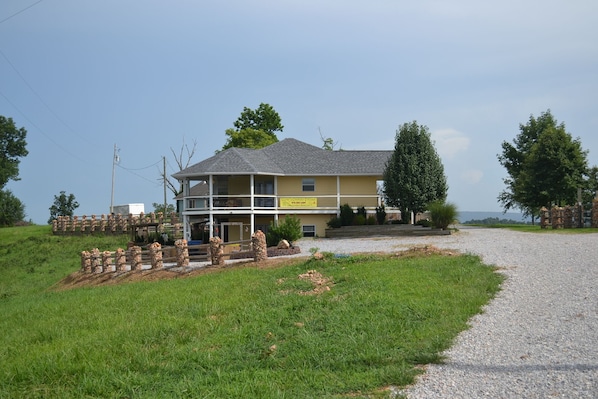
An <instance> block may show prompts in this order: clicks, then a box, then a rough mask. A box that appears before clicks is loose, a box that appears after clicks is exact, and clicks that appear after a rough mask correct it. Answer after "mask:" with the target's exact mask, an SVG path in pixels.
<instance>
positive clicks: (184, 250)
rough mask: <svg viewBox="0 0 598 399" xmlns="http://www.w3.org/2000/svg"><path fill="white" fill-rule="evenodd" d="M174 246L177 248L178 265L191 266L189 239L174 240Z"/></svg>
mask: <svg viewBox="0 0 598 399" xmlns="http://www.w3.org/2000/svg"><path fill="white" fill-rule="evenodd" d="M174 247H175V248H176V264H177V266H178V267H186V266H189V248H188V247H187V240H176V241H175V242H174Z"/></svg>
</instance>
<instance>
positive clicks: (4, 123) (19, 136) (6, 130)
mask: <svg viewBox="0 0 598 399" xmlns="http://www.w3.org/2000/svg"><path fill="white" fill-rule="evenodd" d="M26 136H27V131H26V130H25V128H22V127H21V128H17V127H16V126H15V123H14V121H13V120H12V118H5V117H4V116H2V115H0V188H1V187H4V186H5V185H6V183H8V181H9V180H19V163H20V159H19V158H22V157H24V156H26V155H27V154H28V151H27V149H26V148H25V147H26V145H27V142H26V141H25V138H26Z"/></svg>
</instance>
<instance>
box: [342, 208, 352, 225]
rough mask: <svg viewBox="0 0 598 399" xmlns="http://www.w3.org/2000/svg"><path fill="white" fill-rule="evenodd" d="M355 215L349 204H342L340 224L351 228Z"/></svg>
mask: <svg viewBox="0 0 598 399" xmlns="http://www.w3.org/2000/svg"><path fill="white" fill-rule="evenodd" d="M354 217H355V214H354V213H353V208H351V206H350V205H349V204H344V205H342V206H341V224H342V225H343V226H351V225H352V224H353V218H354Z"/></svg>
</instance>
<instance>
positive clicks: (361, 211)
mask: <svg viewBox="0 0 598 399" xmlns="http://www.w3.org/2000/svg"><path fill="white" fill-rule="evenodd" d="M357 214H358V215H361V216H363V218H364V219H366V218H367V211H366V210H365V206H360V207H358V208H357Z"/></svg>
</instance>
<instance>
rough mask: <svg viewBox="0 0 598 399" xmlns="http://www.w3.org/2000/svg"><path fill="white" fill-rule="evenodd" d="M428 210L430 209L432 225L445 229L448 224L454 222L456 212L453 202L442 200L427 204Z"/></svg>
mask: <svg viewBox="0 0 598 399" xmlns="http://www.w3.org/2000/svg"><path fill="white" fill-rule="evenodd" d="M428 211H430V217H431V219H432V225H433V226H434V227H436V228H437V229H442V230H446V229H447V227H448V226H449V225H450V224H452V223H455V220H456V218H457V213H458V212H457V206H456V205H455V204H453V203H451V202H442V201H434V202H431V203H430V204H428Z"/></svg>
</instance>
